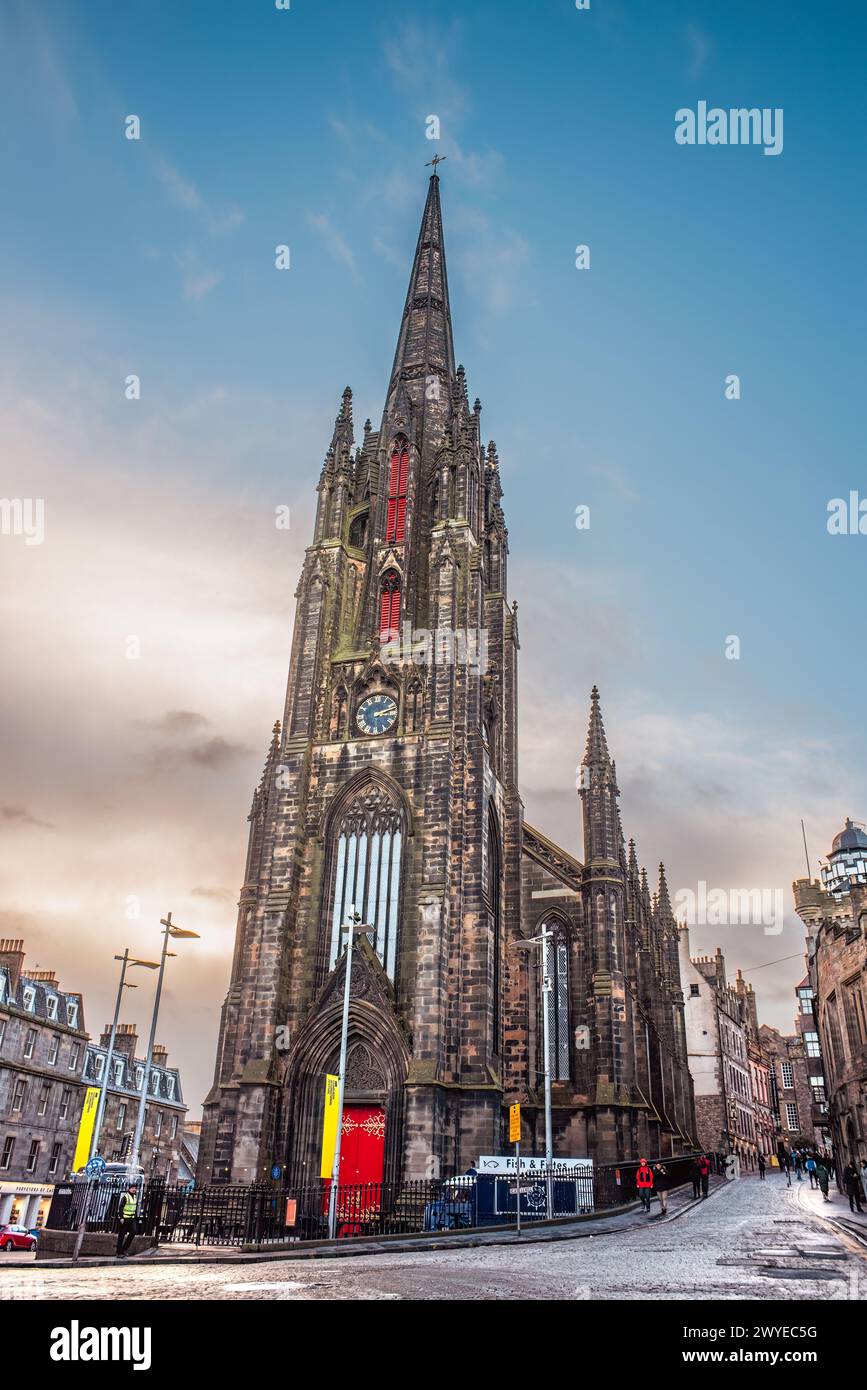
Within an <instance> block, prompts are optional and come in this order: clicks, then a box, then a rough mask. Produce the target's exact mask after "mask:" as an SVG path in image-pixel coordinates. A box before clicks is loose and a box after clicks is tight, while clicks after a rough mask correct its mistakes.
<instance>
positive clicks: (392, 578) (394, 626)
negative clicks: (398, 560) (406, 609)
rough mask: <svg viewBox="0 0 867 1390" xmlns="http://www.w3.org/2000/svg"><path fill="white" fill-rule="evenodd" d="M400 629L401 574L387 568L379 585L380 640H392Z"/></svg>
mask: <svg viewBox="0 0 867 1390" xmlns="http://www.w3.org/2000/svg"><path fill="white" fill-rule="evenodd" d="M399 631H400V575H399V574H398V572H397V570H386V572H385V574H384V575H383V576H382V582H381V584H380V587H379V640H380V642H391V641H393V640H394V638H395V637H397V636H398V634H399Z"/></svg>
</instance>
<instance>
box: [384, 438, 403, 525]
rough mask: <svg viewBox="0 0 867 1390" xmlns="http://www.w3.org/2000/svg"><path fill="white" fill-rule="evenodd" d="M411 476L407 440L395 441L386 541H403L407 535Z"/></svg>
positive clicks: (386, 520)
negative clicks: (407, 495) (408, 490)
mask: <svg viewBox="0 0 867 1390" xmlns="http://www.w3.org/2000/svg"><path fill="white" fill-rule="evenodd" d="M408 476H409V449H408V447H407V443H406V440H405V439H398V440H396V441H395V445H394V448H393V450H392V453H391V460H390V462H389V467H388V510H387V512H386V519H385V539H386V540H387V541H402V540H403V538H404V535H405V534H406V485H407V478H408Z"/></svg>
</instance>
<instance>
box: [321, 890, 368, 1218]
mask: <svg viewBox="0 0 867 1390" xmlns="http://www.w3.org/2000/svg"><path fill="white" fill-rule="evenodd" d="M340 930H341V932H346V933H347V938H348V939H347V943H346V974H345V976H344V981H343V1023H342V1025H341V1028H340V1061H339V1063H338V1065H337V1134H336V1136H335V1139H334V1161H333V1163H332V1165H331V1191H330V1192H329V1194H328V1238H329V1240H334V1238H335V1235H336V1232H337V1189H338V1186H339V1184H340V1141H341V1139H342V1137H343V1093H344V1089H345V1086H346V1044H347V1039H348V1036H349V987H350V981H351V979H352V947H353V943H354V938H355V937H356V936H364V935H366V933H367V932H369V931H373V927H371V926H370V924H369V923H363V922H362V921H361V917H360V916H359V914H358V913H357V912H356V910H355V905H354V904H353V906H352V907H351V908H350V909H349V921H348V922H346V923H345V924H344V925H343V926H342V927H341V928H340Z"/></svg>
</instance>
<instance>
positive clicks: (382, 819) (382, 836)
mask: <svg viewBox="0 0 867 1390" xmlns="http://www.w3.org/2000/svg"><path fill="white" fill-rule="evenodd" d="M333 848H334V861H333V862H334V873H333V879H332V884H333V887H332V899H333V901H332V910H331V945H330V952H329V957H328V968H329V970H332V969H333V968H334V966H335V964H336V962H337V958H338V956H339V954H340V951H341V949H342V948H341V932H340V928H341V926H342V925H343V923H345V922H346V921H347V919H348V917H349V914H350V912H351V911H352V909H353V907H354V908H355V910H356V912H358V913H359V914H360V916H361V919H362V921H363V922H368V923H370V925H371V926H373V927H375V928H376V937H375V941H374V949H375V951H376V954H377V955H378V956H379V959H380V960H381V961H382V964H383V966H384V968H385V971H386V973H387V975H388V976H389V978H390V979H394V972H395V967H396V965H397V944H398V925H399V924H398V908H399V902H400V862H401V851H402V848H403V817H402V815H401V811H400V808H399V807H398V806H397V805H395V803H394V801H393V800H392V799H391V797H390V796H389V794H388V792H387V791H386V790H385V788H384V787H381V786H379V785H378V784H377V783H375V782H368V783H365V785H364V786H363V787H362V788H360V789H359V791H358V793H357V794H356V795H355V796H354V797H353V798H352V799H351V801H350V802H349V803H348V805H347V806H346V807H345V808H344V810H343V812H342V814H341V816H340V818H339V820H338V822H337V826H336V828H335V832H334V841H333Z"/></svg>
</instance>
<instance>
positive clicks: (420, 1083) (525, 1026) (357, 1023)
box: [198, 175, 694, 1183]
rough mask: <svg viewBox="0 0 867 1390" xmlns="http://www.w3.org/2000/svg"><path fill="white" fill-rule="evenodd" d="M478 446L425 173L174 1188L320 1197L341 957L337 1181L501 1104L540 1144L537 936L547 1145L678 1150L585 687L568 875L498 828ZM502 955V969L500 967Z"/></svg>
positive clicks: (383, 1173)
mask: <svg viewBox="0 0 867 1390" xmlns="http://www.w3.org/2000/svg"><path fill="white" fill-rule="evenodd" d="M501 498H502V486H501V481H500V466H499V460H498V456H497V449H496V446H495V445H494V443H493V442H492V441H490V442H488V443H487V445H485V444H484V443H483V438H482V428H481V405H480V403H479V401H475V403H474V404H473V405H472V406H471V405H470V403H469V396H468V393H467V382H466V377H465V374H464V369H463V367H460V366H456V365H455V357H454V349H453V344H452V322H451V311H450V307H449V294H448V280H447V275H446V262H445V253H444V245H443V227H442V215H441V209H440V192H439V179H438V177H437V176H436V175H434V176H433V177H432V178H431V180H430V185H429V189H428V195H427V201H426V205H425V208H424V213H423V216H422V223H421V230H420V233H419V237H418V244H417V246H416V252H415V259H414V261H413V265H412V271H411V275H410V281H409V290H408V293H407V297H406V303H405V306H404V311H403V316H402V319H401V324H400V329H399V333H398V340H397V350H396V352H395V357H394V364H393V368H392V372H391V377H390V380H389V384H388V390H387V393H386V399H385V406H384V409H383V413H382V418H381V422H380V425H379V428H378V429H376V430H374V429H373V428H372V426H371V424H370V421H367V422H366V423H365V425H364V430H363V434H362V438H361V442H360V443H359V444H358V445H357V446H356V442H355V437H354V426H353V418H352V396H351V392H350V391H349V389H348V388H347V390H346V391H345V392H344V395H343V401H342V404H341V408H340V412H339V414H338V416H337V420H336V424H335V427H334V433H333V437H332V440H331V444H330V447H329V448H328V451H327V454H326V457H325V464H324V467H323V469H322V473H321V477H320V481H319V487H318V506H317V511H316V523H315V530H314V535H313V542H312V544H311V546H310V547H309V549H308V551H307V554H306V559H305V561H304V566H303V570H302V574H301V579H300V583H299V585H298V589H297V594H296V597H297V606H296V615H295V631H294V637H293V643H292V654H291V659H290V665H289V679H288V689H287V694H286V701H285V706H284V711H283V717H282V721H281V722H280V723H279V724H278V725H276V726H275V729H274V736H273V739H272V742H271V747H270V750H269V752H268V756H267V760H266V763H265V769H264V773H263V775H262V779H261V782H260V784H259V786H258V788H257V790H256V792H255V794H254V797H253V805H252V810H251V812H250V834H249V848H248V854H247V863H246V871H245V875H244V883H243V887H242V889H241V896H240V904H239V912H238V925H237V936H236V944H235V954H234V960H233V964H232V973H231V983H230V986H229V991H228V994H227V997H226V1000H225V1004H224V1007H223V1012H222V1018H221V1025H220V1035H219V1043H218V1048H217V1058H216V1068H215V1077H214V1085H213V1088H212V1090H211V1091H210V1093H209V1095H208V1097H207V1099H206V1101H205V1107H204V1118H203V1125H202V1138H201V1148H200V1159H199V1168H198V1173H199V1177H200V1179H203V1178H204V1179H207V1178H214V1179H216V1180H219V1181H228V1180H230V1179H232V1180H238V1181H244V1180H248V1181H249V1180H252V1179H254V1178H257V1179H258V1178H261V1177H263V1176H264V1175H266V1174H267V1173H268V1172H269V1171H270V1168H271V1166H272V1165H273V1164H275V1163H276V1164H278V1165H280V1166H281V1167H283V1169H284V1171H285V1173H286V1175H287V1177H289V1178H290V1180H291V1181H292V1182H296V1183H297V1182H300V1181H303V1180H304V1179H305V1178H307V1179H310V1180H314V1181H315V1180H318V1178H319V1171H320V1145H321V1132H322V1116H323V1099H324V1078H325V1075H326V1073H333V1072H335V1071H336V1069H337V1058H338V1050H339V1040H340V1025H341V1003H342V991H343V975H344V968H345V957H343V956H342V954H341V951H342V944H343V941H344V940H345V937H344V936H342V935H341V924H343V923H345V922H346V920H347V916H348V914H349V913H350V911H351V909H352V907H353V906H354V907H355V908H357V910H358V912H359V914H360V915H361V917H362V919H363V921H364V922H365V923H367V924H369V926H370V936H371V938H372V939H371V940H368V939H367V938H366V937H363V938H359V940H358V944H357V945H356V946H355V948H354V955H353V976H352V984H353V990H352V1000H351V1009H350V1022H349V1054H348V1067H347V1080H346V1099H347V1108H346V1112H345V1117H344V1131H343V1132H344V1139H343V1148H342V1169H341V1171H342V1174H343V1175H344V1178H345V1180H346V1181H362V1180H363V1181H376V1180H378V1179H383V1178H384V1179H385V1180H390V1179H400V1178H425V1177H437V1176H447V1175H450V1174H453V1173H455V1172H462V1171H464V1170H465V1169H466V1168H467V1167H468V1166H469V1165H470V1164H471V1163H474V1162H475V1161H476V1160H477V1159H478V1158H479V1155H480V1154H482V1153H490V1152H499V1151H500V1149H501V1147H502V1145H503V1142H504V1114H505V1111H504V1107H505V1106H506V1105H507V1104H508V1103H509V1102H510V1101H513V1100H520V1101H522V1102H523V1106H524V1111H523V1116H524V1123H525V1142H526V1144H527V1145H528V1148H529V1149H530V1150H532V1151H534V1152H535V1153H539V1152H540V1151H541V1152H544V1141H543V1132H544V1124H543V1120H542V1114H543V1094H542V1077H541V1072H542V1064H543V1057H542V1047H541V1041H540V1037H541V1027H540V1019H539V1004H538V996H539V988H540V978H539V965H538V961H537V960H536V959H535V948H533V950H531V951H529V952H526V951H524V952H522V951H518V950H516V949H514V948H515V945H516V943H518V942H519V941H521V939H522V938H525V937H531V936H533V935H535V934H536V933H537V931H538V930H539V928H540V927H541V926H542V925H543V924H544V923H547V924H548V926H549V927H550V928H551V929H552V931H553V933H554V939H553V946H552V947H551V957H550V961H549V971H548V974H549V978H550V980H551V982H552V985H553V988H552V992H551V993H550V994H549V995H548V998H549V1000H550V1004H549V1019H550V1024H551V1043H550V1057H551V1066H552V1073H553V1076H554V1078H555V1082H554V1100H553V1113H554V1128H555V1152H556V1153H559V1154H562V1155H575V1156H583V1155H588V1154H589V1155H591V1156H594V1157H595V1158H596V1159H598V1160H600V1161H603V1162H605V1161H616V1160H618V1159H622V1158H628V1157H637V1156H638V1155H639V1151H648V1152H649V1153H650V1154H651V1155H655V1154H658V1153H661V1154H666V1155H668V1154H671V1153H672V1152H679V1151H682V1150H683V1149H685V1148H688V1147H690V1146H691V1145H692V1142H693V1133H694V1122H693V1102H692V1086H691V1080H690V1076H689V1071H688V1068H687V1060H686V1037H685V1032H684V1026H683V1001H682V996H681V990H680V979H679V976H678V959H677V928H676V925H675V922H674V918H673V916H672V913H671V907H670V903H669V900H668V891H667V888H666V886H665V878H664V874H662V875H661V877H660V886H659V892H658V894H657V897H656V899H655V900H652V899H651V896H650V892H649V889H648V885H647V881H646V878H645V877H644V876H643V875H642V874H640V872H639V869H638V863H637V860H636V856H635V850H634V846H630V849H629V851H628V852H627V850H626V847H625V845H624V841H623V835H622V831H621V826H620V817H619V811H618V805H617V798H618V794H619V793H618V789H617V779H616V775H615V769H614V764H613V762H612V761H611V758H610V757H609V754H608V748H607V746H606V741H605V733H604V730H603V726H602V716H601V713H600V707H599V699H598V696H597V694H596V691H595V690H594V692H593V697H592V708H591V715H590V731H589V736H588V741H587V751H586V756H585V765H584V771H583V776H582V783H583V787H582V791H581V798H582V802H583V821H584V859H583V862H582V861H580V860H579V859H578V858H577V857H575V856H574V855H572V854H571V853H568V852H567V851H565V850H562V849H560V848H558V846H556V845H554V844H553V843H552V842H551V841H550V840H549V839H547V838H546V837H545V836H544V835H542V834H540V833H539V832H538V831H536V830H533V829H532V828H531V827H530V826H528V825H526V824H525V822H524V820H523V808H522V803H521V798H520V795H519V791H518V757H517V661H518V646H519V644H518V618H517V608H516V606H515V605H512V606H510V604H509V602H508V598H507V557H508V533H507V530H506V524H505V518H504V514H503V509H502V506H501ZM528 957H529V958H528Z"/></svg>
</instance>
